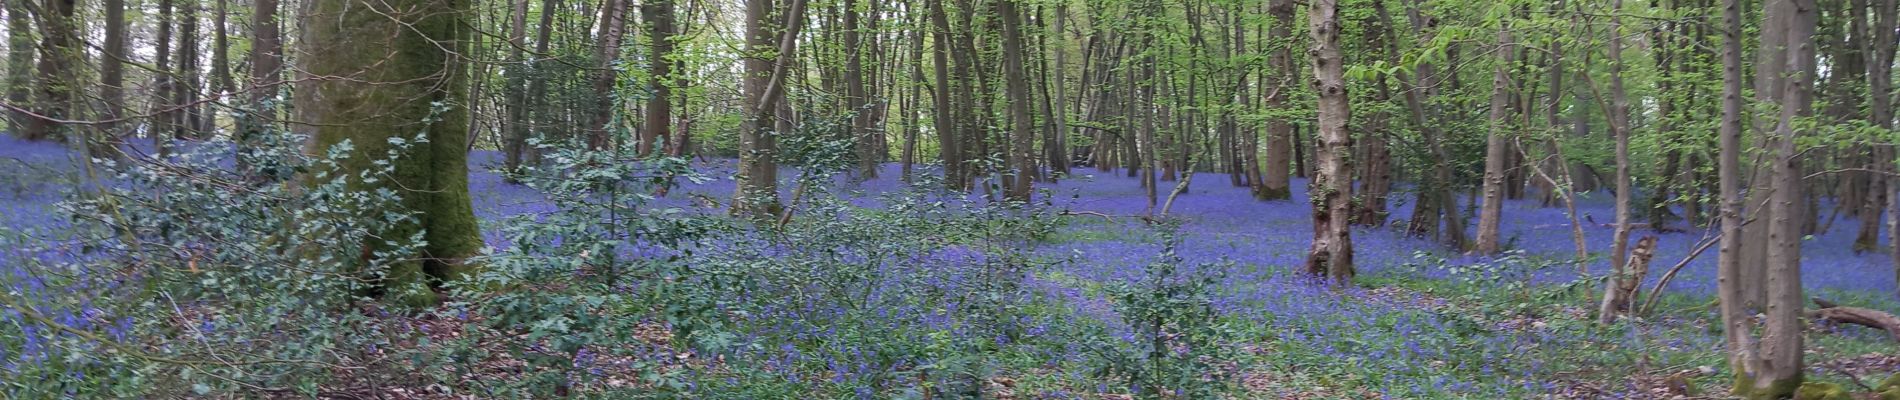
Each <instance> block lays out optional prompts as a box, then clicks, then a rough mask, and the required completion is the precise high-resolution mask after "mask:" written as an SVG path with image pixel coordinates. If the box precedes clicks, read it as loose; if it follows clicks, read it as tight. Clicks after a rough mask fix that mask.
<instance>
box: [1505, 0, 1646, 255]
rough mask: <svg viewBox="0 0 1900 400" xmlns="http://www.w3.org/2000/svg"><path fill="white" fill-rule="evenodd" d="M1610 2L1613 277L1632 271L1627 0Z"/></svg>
mask: <svg viewBox="0 0 1900 400" xmlns="http://www.w3.org/2000/svg"><path fill="white" fill-rule="evenodd" d="M1610 4H1611V6H1610V7H1611V15H1612V16H1611V17H1610V32H1609V43H1610V48H1609V58H1610V101H1609V105H1610V108H1609V110H1607V112H1606V114H1608V116H1609V120H1610V121H1609V122H1610V133H1611V136H1612V137H1614V138H1615V140H1616V226H1615V228H1614V229H1615V231H1614V232H1613V233H1612V238H1611V239H1610V267H1611V268H1612V269H1613V272H1612V273H1611V274H1612V276H1618V275H1621V274H1627V273H1628V272H1627V271H1623V270H1621V268H1623V267H1624V266H1625V265H1626V262H1625V260H1626V259H1627V258H1628V254H1627V253H1628V251H1629V242H1630V194H1631V193H1630V104H1629V96H1628V95H1627V94H1625V93H1624V90H1623V17H1622V12H1623V0H1611V2H1610ZM1592 86H1594V85H1592ZM1487 206H1488V204H1487Z"/></svg>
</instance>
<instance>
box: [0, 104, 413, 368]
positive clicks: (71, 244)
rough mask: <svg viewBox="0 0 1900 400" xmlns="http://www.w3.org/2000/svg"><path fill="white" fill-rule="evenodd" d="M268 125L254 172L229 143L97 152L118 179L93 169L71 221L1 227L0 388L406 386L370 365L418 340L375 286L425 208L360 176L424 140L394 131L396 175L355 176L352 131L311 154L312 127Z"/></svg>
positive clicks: (73, 200) (253, 146)
mask: <svg viewBox="0 0 1900 400" xmlns="http://www.w3.org/2000/svg"><path fill="white" fill-rule="evenodd" d="M270 135H272V138H271V139H269V140H260V141H258V142H255V143H250V144H247V146H248V147H249V150H250V151H252V152H254V153H257V154H260V155H263V156H262V157H259V158H257V159H256V160H268V161H267V162H268V164H251V165H248V166H247V168H244V169H242V170H240V169H239V168H235V167H234V166H233V165H232V163H231V162H230V161H229V160H230V159H231V154H230V152H231V149H232V148H233V147H234V146H233V144H232V143H229V142H204V143H196V144H190V145H180V146H174V147H169V148H165V149H163V150H164V151H162V152H158V154H159V155H157V156H145V155H139V154H136V153H139V152H138V151H136V150H137V149H131V150H128V152H129V153H135V154H134V155H132V156H130V158H129V159H127V160H126V161H124V162H121V163H113V162H109V161H106V160H93V162H94V163H96V164H99V165H102V166H103V167H102V168H107V169H103V170H102V171H116V173H114V174H112V175H111V176H109V177H108V176H103V175H104V174H98V175H94V176H99V177H98V178H81V179H84V180H85V181H84V182H81V184H80V185H79V187H80V188H81V189H80V190H77V191H75V192H74V193H72V194H71V195H70V197H69V198H68V199H67V200H65V201H61V202H58V203H57V205H56V206H55V207H56V209H57V213H58V214H59V215H64V216H66V217H67V218H69V219H70V221H71V224H70V226H63V227H60V229H57V233H55V232H54V231H52V230H49V231H39V232H30V233H24V232H22V231H13V233H16V234H9V235H0V236H3V237H4V238H0V240H6V241H7V242H6V243H4V244H3V245H4V247H7V248H9V249H12V250H11V251H10V252H9V254H8V255H7V257H6V261H5V263H6V267H7V269H8V271H9V273H8V274H5V276H4V277H0V286H4V287H5V290H4V291H0V308H4V309H5V312H4V313H0V320H4V321H5V322H4V323H0V363H4V365H5V367H4V368H0V381H6V382H9V384H8V385H6V386H4V387H0V397H10V398H39V397H179V396H185V395H201V396H204V395H218V394H220V393H229V392H244V393H302V394H305V395H310V394H314V393H316V391H317V389H318V387H319V386H321V385H327V384H333V383H336V382H339V381H340V380H342V379H340V378H341V377H340V376H339V375H338V374H339V373H341V374H344V375H349V376H350V377H351V378H353V379H379V380H381V379H387V380H389V381H400V380H399V379H393V378H390V377H386V376H376V377H368V376H363V374H359V373H362V372H364V371H366V370H367V369H368V368H369V366H373V365H380V364H384V363H385V362H386V361H387V360H388V359H390V358H391V357H394V356H395V355H396V354H394V352H395V351H396V347H397V346H394V344H396V343H399V342H402V341H404V340H406V338H408V337H410V336H411V332H409V331H408V330H407V329H405V328H404V327H402V326H397V325H392V324H388V323H386V321H387V320H386V319H384V318H380V317H378V316H377V314H379V313H380V311H378V310H379V307H377V306H376V305H375V303H374V301H373V300H371V299H369V298H367V297H366V296H367V294H368V293H370V291H371V289H372V288H373V287H374V285H375V282H376V281H378V280H380V279H381V276H382V273H383V271H385V270H386V268H387V266H388V265H390V264H391V263H393V262H397V261H398V260H401V259H403V258H405V257H408V256H409V255H410V254H414V251H415V249H416V247H415V245H414V244H415V243H417V238H414V237H391V238H382V237H377V236H376V235H375V233H376V232H383V231H387V230H388V228H389V227H390V226H392V225H394V224H397V223H400V222H402V221H405V220H408V219H410V218H413V216H412V215H411V214H410V213H409V212H407V211H404V210H403V209H402V207H401V206H400V202H399V198H398V195H397V194H396V193H394V192H391V191H365V190H360V189H357V187H358V185H359V184H360V183H363V182H367V181H373V180H376V179H380V177H381V176H382V175H384V174H387V173H389V172H390V171H389V170H388V169H387V166H388V165H392V164H393V163H390V162H387V161H390V160H394V159H395V158H398V157H401V156H402V155H401V153H402V152H403V150H404V149H406V148H408V147H409V145H410V144H411V143H413V141H412V140H403V139H392V140H391V143H392V144H393V145H394V146H393V148H392V151H391V152H390V153H389V154H387V155H385V156H384V161H385V162H383V163H379V165H383V166H385V167H384V168H382V169H371V170H368V171H362V172H360V173H352V174H344V173H338V172H337V171H338V169H337V168H336V166H337V164H338V163H339V161H341V160H343V159H344V158H345V157H348V155H347V154H348V149H349V145H348V143H343V144H339V145H337V146H334V147H332V148H331V149H330V150H329V151H328V152H327V153H325V154H322V155H317V156H306V155H304V154H303V153H302V152H301V151H300V150H299V148H298V146H296V145H295V144H294V143H300V142H301V141H302V138H299V137H296V136H294V135H291V134H288V133H271V134H270ZM75 175H79V174H75ZM293 176H299V177H300V178H298V179H296V180H292V179H291V178H292V177H293ZM369 249H375V250H369Z"/></svg>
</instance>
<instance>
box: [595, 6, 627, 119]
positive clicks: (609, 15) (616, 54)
mask: <svg viewBox="0 0 1900 400" xmlns="http://www.w3.org/2000/svg"><path fill="white" fill-rule="evenodd" d="M629 1H632V0H606V2H607V3H606V4H603V5H601V8H600V33H599V34H597V35H595V40H598V41H599V44H598V47H596V48H595V49H594V61H595V62H596V63H598V65H596V66H595V67H596V68H598V69H597V70H595V71H593V78H592V80H593V84H594V90H593V93H594V96H593V101H594V104H593V106H594V107H593V109H592V110H589V111H591V112H593V116H592V119H590V120H589V121H588V122H587V146H588V147H589V148H593V149H606V148H609V147H610V146H612V145H613V144H614V143H613V128H614V127H613V121H614V111H615V110H616V109H617V108H619V102H618V101H615V100H614V97H615V96H614V86H616V83H618V82H619V81H620V73H619V70H617V69H615V68H614V64H616V63H617V62H619V60H620V41H621V39H622V38H623V37H624V36H626V35H625V33H626V30H627V2H629Z"/></svg>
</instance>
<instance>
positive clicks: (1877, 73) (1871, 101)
mask: <svg viewBox="0 0 1900 400" xmlns="http://www.w3.org/2000/svg"><path fill="white" fill-rule="evenodd" d="M1873 3H1874V4H1872V8H1873V10H1872V11H1873V13H1872V14H1873V15H1874V19H1873V20H1872V21H1868V22H1867V23H1863V25H1866V26H1868V31H1869V33H1871V35H1868V36H1871V37H1872V40H1863V41H1861V44H1862V48H1861V50H1862V52H1863V53H1865V57H1866V62H1867V74H1866V76H1867V88H1868V89H1867V93H1868V94H1869V95H1868V101H1867V105H1868V107H1867V111H1868V113H1867V117H1868V119H1870V120H1872V122H1873V124H1874V126H1877V127H1881V128H1884V129H1893V126H1894V125H1893V124H1894V122H1893V118H1894V116H1893V57H1894V52H1895V51H1896V50H1895V49H1896V48H1897V47H1900V42H1897V41H1896V40H1895V33H1894V30H1895V29H1900V27H1896V26H1895V24H1896V21H1895V20H1896V19H1900V15H1896V14H1895V11H1896V10H1895V5H1894V3H1895V0H1874V1H1873ZM1867 14H1868V13H1866V12H1862V11H1861V10H1860V9H1855V12H1854V15H1855V18H1857V19H1864V18H1866V15H1867ZM1896 145H1897V144H1896V143H1887V144H1885V145H1877V146H1875V148H1874V149H1873V151H1874V159H1873V161H1872V163H1871V164H1872V165H1871V167H1872V169H1873V170H1875V171H1881V172H1882V173H1881V174H1870V175H1873V176H1872V177H1871V179H1870V180H1871V182H1870V185H1869V186H1870V187H1869V188H1868V191H1869V192H1874V193H1877V194H1876V195H1870V196H1867V197H1868V200H1869V201H1868V204H1867V207H1865V208H1864V210H1866V212H1864V213H1871V214H1872V215H1862V216H1860V219H1861V225H1860V233H1859V234H1858V235H1857V236H1856V237H1855V240H1854V251H1855V252H1863V251H1866V252H1871V251H1874V249H1875V248H1878V247H1879V246H1880V244H1879V241H1880V222H1879V221H1880V215H1881V211H1880V210H1881V207H1882V206H1884V205H1885V204H1881V203H1882V200H1885V203H1888V204H1892V203H1894V200H1895V199H1894V198H1893V197H1894V194H1893V193H1894V191H1895V190H1900V183H1897V182H1900V181H1896V180H1895V179H1893V178H1891V176H1892V174H1893V173H1895V172H1896V171H1897V170H1896V168H1895V165H1894V161H1893V160H1895V159H1896V158H1900V151H1896V147H1895V146H1896ZM1880 175H1887V176H1888V177H1885V178H1883V177H1881V176H1880ZM1883 186H1884V187H1883ZM1888 208H1892V207H1888ZM1893 212H1894V211H1893V210H1887V214H1888V215H1887V217H1888V218H1889V219H1892V218H1893V215H1892V213H1893ZM1887 232H1888V234H1889V235H1891V236H1894V237H1900V230H1894V229H1893V228H1892V227H1889V228H1888V231H1887ZM1894 262H1895V263H1896V264H1895V266H1896V270H1895V272H1896V274H1900V257H1895V258H1894ZM1896 279H1900V275H1896Z"/></svg>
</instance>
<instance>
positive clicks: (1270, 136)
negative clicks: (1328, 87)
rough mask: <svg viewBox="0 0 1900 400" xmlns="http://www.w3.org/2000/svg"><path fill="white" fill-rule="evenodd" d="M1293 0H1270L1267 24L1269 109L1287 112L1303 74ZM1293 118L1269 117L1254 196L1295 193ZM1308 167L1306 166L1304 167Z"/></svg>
mask: <svg viewBox="0 0 1900 400" xmlns="http://www.w3.org/2000/svg"><path fill="white" fill-rule="evenodd" d="M1293 7H1294V1H1293V0H1269V1H1268V2H1267V14H1268V15H1270V16H1272V18H1273V19H1272V22H1271V23H1270V24H1271V25H1270V27H1269V28H1267V40H1268V42H1267V46H1268V48H1269V49H1270V50H1268V53H1267V70H1268V71H1272V72H1270V73H1269V74H1268V75H1267V76H1268V78H1267V80H1268V82H1267V84H1268V85H1272V87H1271V88H1267V89H1265V90H1268V91H1269V92H1268V93H1269V96H1267V98H1266V107H1267V111H1268V112H1276V113H1284V112H1287V111H1288V110H1287V107H1288V104H1287V99H1288V97H1289V96H1290V95H1291V94H1292V93H1291V92H1292V90H1287V89H1288V87H1289V86H1291V85H1293V82H1295V80H1296V79H1298V78H1297V77H1298V76H1299V68H1298V67H1297V66H1296V65H1297V63H1296V62H1295V61H1294V59H1293V14H1294V11H1295V10H1294V8H1293ZM1289 120H1290V118H1287V117H1283V116H1276V117H1272V118H1270V119H1268V120H1267V156H1266V160H1264V161H1261V162H1262V163H1264V164H1266V165H1265V166H1264V167H1265V168H1266V171H1265V172H1264V174H1266V175H1264V176H1262V177H1261V182H1260V187H1258V188H1255V189H1254V197H1256V198H1259V199H1261V200H1284V199H1287V198H1289V197H1291V195H1292V193H1293V191H1292V183H1291V179H1290V178H1289V175H1290V174H1291V171H1289V170H1288V169H1289V168H1291V167H1292V164H1293V163H1294V162H1295V160H1293V159H1292V157H1293V156H1294V154H1293V147H1294V140H1295V139H1294V133H1293V124H1292V122H1291V121H1289ZM1301 170H1304V168H1301Z"/></svg>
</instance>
